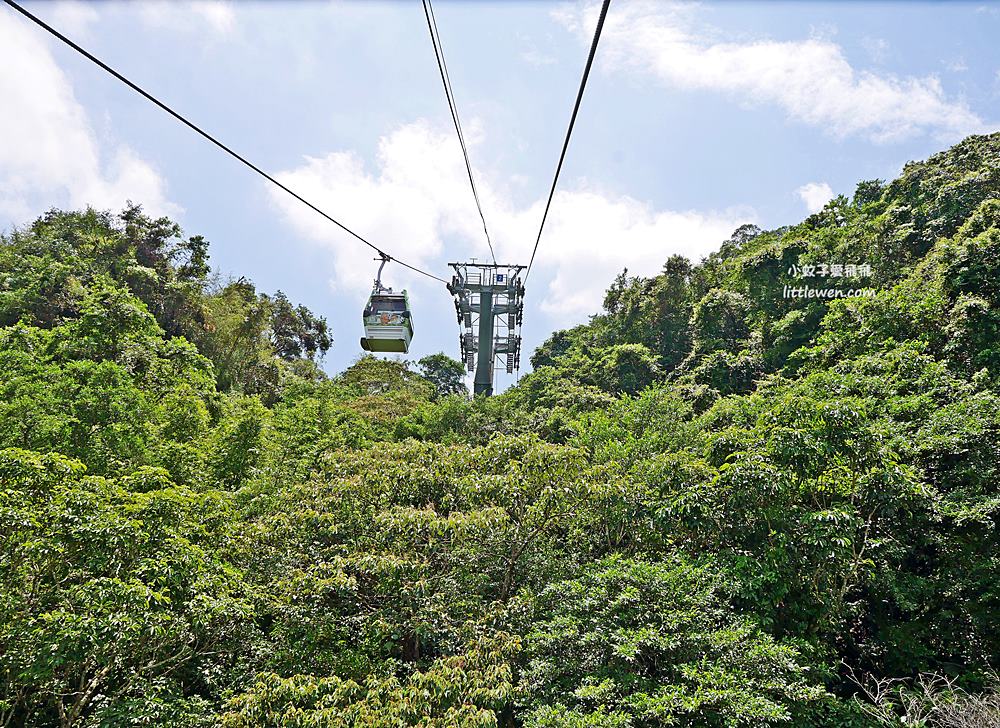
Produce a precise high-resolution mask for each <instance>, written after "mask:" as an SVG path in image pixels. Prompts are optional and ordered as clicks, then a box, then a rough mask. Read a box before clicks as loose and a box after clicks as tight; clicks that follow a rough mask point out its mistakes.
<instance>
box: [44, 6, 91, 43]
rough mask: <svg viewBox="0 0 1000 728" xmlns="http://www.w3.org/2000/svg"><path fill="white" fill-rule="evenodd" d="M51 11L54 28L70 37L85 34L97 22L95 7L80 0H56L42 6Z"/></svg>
mask: <svg viewBox="0 0 1000 728" xmlns="http://www.w3.org/2000/svg"><path fill="white" fill-rule="evenodd" d="M43 7H44V8H46V9H48V10H49V12H50V13H51V18H52V24H53V25H55V27H56V29H58V30H60V31H62V32H63V33H66V34H68V35H70V36H72V37H82V36H86V35H87V33H88V32H89V30H90V26H91V25H93V24H94V23H96V22H97V19H98V15H97V9H96V8H95V7H94V6H93V5H89V4H87V3H86V2H83V1H82V0H58V2H54V3H50V4H48V5H45V6H43Z"/></svg>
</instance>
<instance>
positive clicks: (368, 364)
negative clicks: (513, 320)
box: [0, 134, 1000, 728]
mask: <svg viewBox="0 0 1000 728" xmlns="http://www.w3.org/2000/svg"><path fill="white" fill-rule="evenodd" d="M720 242H721V247H720V248H719V250H718V251H717V252H715V253H713V254H712V255H710V256H708V257H707V258H706V259H704V260H702V261H698V262H693V261H688V260H686V259H684V258H682V257H679V256H674V257H671V258H669V259H667V260H666V261H664V264H663V268H662V270H661V271H660V272H659V273H658V274H656V275H654V276H652V277H648V278H646V277H641V276H634V275H629V273H628V272H627V271H625V272H622V273H621V275H619V276H618V277H617V278H615V279H614V280H613V281H610V282H609V283H610V287H609V288H608V290H607V293H606V295H605V298H604V304H603V308H602V311H601V312H600V313H597V314H595V315H594V316H593V317H592V318H591V320H590V321H589V322H588V323H587V324H584V325H580V326H577V327H575V328H572V329H569V330H565V331H558V332H555V333H554V334H552V336H550V337H549V338H548V339H547V340H546V341H545V342H544V343H543V344H542V345H541V346H540V347H539V348H538V349H537V350H536V351H535V353H534V355H533V356H532V357H531V362H532V365H533V371H532V372H531V373H530V374H528V375H526V376H525V377H523V378H522V379H521V381H520V382H519V384H518V385H517V386H515V387H512V388H510V389H509V390H508V391H506V392H504V393H503V394H501V395H498V396H495V397H490V398H483V397H480V398H475V399H473V398H470V397H469V396H468V395H467V393H466V391H465V389H464V387H463V368H462V364H461V363H459V362H456V361H454V360H452V359H450V358H449V357H448V356H446V355H444V354H438V355H434V356H430V357H425V358H424V359H422V360H420V361H419V362H407V361H402V360H388V359H378V358H374V357H371V356H368V357H362V358H359V359H358V360H357V361H356V362H355V363H354V364H353V365H352V366H351V367H349V368H348V369H347V370H346V371H344V372H342V373H339V374H337V375H335V376H328V375H327V374H324V372H323V370H322V369H321V367H320V366H319V363H320V361H321V359H322V357H323V354H324V353H325V352H327V351H328V350H329V349H330V347H331V346H333V345H334V342H333V333H334V332H333V331H332V330H331V327H330V326H329V325H328V323H327V322H326V321H325V320H324V319H323V318H322V317H321V316H318V315H316V314H315V313H313V312H312V311H310V310H309V309H307V308H306V307H304V306H301V305H298V304H296V303H294V302H293V301H292V300H291V298H289V296H287V295H285V294H284V293H282V292H280V291H279V292H275V293H273V294H268V293H263V292H261V291H258V290H257V288H256V287H255V286H254V284H253V283H252V282H250V281H249V280H247V279H246V278H240V279H237V280H224V279H221V278H220V277H219V276H218V275H216V274H214V273H213V271H212V270H211V266H210V262H209V261H210V258H209V243H208V241H206V240H205V239H204V238H202V237H200V236H198V235H193V236H186V235H185V233H184V232H183V231H181V229H180V228H179V226H178V225H176V224H175V223H174V222H172V221H170V220H168V219H165V218H160V219H153V218H151V217H149V216H148V215H146V214H145V213H144V212H143V211H142V209H141V208H140V207H138V206H134V205H130V206H129V207H127V208H126V209H125V210H123V211H122V212H120V213H110V212H101V211H96V210H93V209H86V210H81V211H60V210H53V211H51V212H49V213H47V214H45V215H43V216H42V217H40V218H39V219H37V220H36V221H34V222H33V223H31V224H29V225H27V226H25V227H23V228H19V229H16V230H13V231H10V232H8V233H5V234H4V235H2V236H0V371H2V372H3V375H2V377H0V554H2V558H0V726H12V727H18V728H21V727H27V726H33V727H34V726H37V727H46V726H60V727H61V728H70V727H76V726H80V727H86V728H90V727H94V728H96V727H98V726H102V727H103V726H133V725H134V726H140V725H145V726H148V725H155V726H191V727H192V728H193V727H195V726H215V725H221V726H226V727H227V728H250V727H256V726H288V727H291V726H295V727H304V726H341V725H351V726H402V725H417V724H419V725H422V726H525V727H530V728H542V727H549V726H579V727H581V728H582V727H583V726H588V727H596V726H602V727H604V726H606V727H609V728H610V727H616V728H617V727H625V726H629V727H635V728H642V727H654V726H691V727H695V726H698V727H701V726H727V727H729V726H761V725H774V726H778V725H788V726H817V727H819V726H844V727H847V728H852V727H857V728H865V727H868V726H879V725H908V726H960V725H971V723H969V722H968V721H969V720H971V718H970V716H973V715H976V716H987V718H986V719H985V720H992V721H993V722H983V723H981V725H997V724H998V723H1000V718H998V717H997V716H998V715H1000V693H998V689H1000V685H998V683H997V673H996V670H997V669H998V667H1000V665H998V662H1000V580H998V575H1000V562H998V555H997V554H998V552H1000V551H998V545H1000V544H998V528H997V527H998V523H997V521H998V512H1000V511H998V509H1000V492H998V488H997V483H998V482H1000V473H998V472H997V471H998V468H1000V457H998V452H1000V134H995V135H991V136H974V137H970V138H968V139H966V140H965V141H963V142H961V143H960V144H958V145H956V146H955V147H953V148H951V149H950V150H947V151H945V152H942V153H940V154H937V155H935V156H933V157H931V158H930V159H929V160H927V161H924V162H918V163H911V164H908V165H907V166H906V167H905V169H904V170H903V172H902V174H901V175H900V177H899V178H898V179H895V180H892V181H889V182H886V181H883V180H871V181H864V182H861V183H859V184H858V186H857V190H856V192H855V194H854V195H853V196H852V197H847V196H841V197H837V198H835V199H834V200H832V201H831V202H830V203H828V204H827V205H826V207H825V208H824V209H822V210H821V211H820V212H818V213H816V214H813V215H810V216H809V217H808V218H806V219H805V220H804V221H802V222H801V223H799V224H797V225H792V226H788V227H783V228H780V229H777V230H761V229H759V228H757V227H755V226H743V227H741V228H739V229H738V230H736V231H735V232H734V234H733V235H732V237H731V238H730V239H729V240H727V241H720ZM837 266H839V268H837ZM848 266H853V268H851V269H850V270H852V271H853V273H854V275H845V273H846V271H847V270H848V268H847V267H848ZM835 270H839V271H840V274H839V275H837V274H834V271H835ZM859 270H863V271H864V273H865V275H863V276H862V275H859V274H858V271H859ZM806 271H812V275H808V276H806V275H803V274H804V272H806ZM804 285H812V286H823V287H831V288H834V289H837V290H847V289H849V288H857V287H859V286H864V287H866V288H868V289H870V292H871V295H865V296H856V297H846V296H845V297H831V298H825V299H820V298H809V297H804V296H803V297H794V296H787V295H786V294H785V291H786V290H787V288H789V287H802V286H804ZM977 725H978V724H977Z"/></svg>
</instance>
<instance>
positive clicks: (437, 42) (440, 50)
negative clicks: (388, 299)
mask: <svg viewBox="0 0 1000 728" xmlns="http://www.w3.org/2000/svg"><path fill="white" fill-rule="evenodd" d="M423 3H424V16H425V17H426V18H427V30H428V31H429V32H430V34H431V45H433V46H434V57H435V58H436V59H437V65H438V72H439V73H440V74H441V83H442V84H443V85H444V95H445V98H446V99H447V101H448V110H449V111H450V112H451V120H452V122H453V123H454V124H455V132H456V133H457V134H458V143H459V145H461V147H462V156H463V157H464V158H465V171H466V173H467V174H468V175H469V184H470V185H472V196H473V198H475V200H476V209H477V210H479V219H480V220H482V221H483V233H485V235H486V243H487V245H489V246H490V255H491V256H492V257H493V265H496V264H497V256H496V253H494V252H493V241H492V240H490V233H489V230H487V229H486V217H485V216H484V215H483V206H482V204H480V202H479V190H477V189H476V180H475V179H474V178H473V174H472V163H471V162H469V149H468V147H466V145H465V134H464V133H463V131H462V122H461V120H460V119H459V117H458V102H456V101H455V92H454V91H453V90H452V87H451V76H450V75H449V74H448V62H447V61H446V60H445V58H444V46H443V45H442V44H441V35H440V34H439V33H438V28H437V19H436V18H435V17H434V8H433V6H431V3H430V0H423Z"/></svg>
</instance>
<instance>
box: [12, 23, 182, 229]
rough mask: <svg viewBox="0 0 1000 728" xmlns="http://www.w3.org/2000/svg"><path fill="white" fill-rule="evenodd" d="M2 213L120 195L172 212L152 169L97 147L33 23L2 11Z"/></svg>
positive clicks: (102, 203)
mask: <svg viewBox="0 0 1000 728" xmlns="http://www.w3.org/2000/svg"><path fill="white" fill-rule="evenodd" d="M0 48H3V49H4V62H3V63H2V64H0V98H2V99H3V100H4V104H5V107H6V109H7V110H8V111H5V113H3V114H0V139H2V140H3V142H2V143H0V215H2V216H4V217H6V218H8V219H9V220H11V221H15V222H17V221H19V222H23V221H25V218H27V217H30V216H31V215H34V214H37V213H38V212H40V211H43V210H45V209H47V208H49V207H53V206H69V207H74V208H75V207H83V206H86V205H93V206H94V207H98V208H118V207H121V206H122V205H123V204H124V203H125V201H126V200H128V199H132V200H134V201H136V202H140V203H142V204H143V205H144V206H145V207H146V208H147V209H148V210H150V211H151V212H154V213H160V214H177V213H178V212H179V208H178V207H177V206H175V205H173V204H171V203H170V202H169V201H168V200H167V199H166V194H165V191H164V183H163V180H162V179H161V178H160V176H159V175H158V174H157V172H156V171H155V170H154V169H153V168H152V167H151V166H150V165H149V164H148V163H147V162H145V161H143V160H142V159H140V158H139V157H138V156H137V155H136V154H135V153H134V152H133V151H131V150H129V149H128V148H127V147H124V146H118V147H117V148H116V149H112V150H109V151H103V150H101V149H100V148H99V145H98V143H97V138H96V136H95V134H94V131H93V129H92V128H91V125H90V121H89V119H88V117H87V114H86V112H85V111H84V109H83V107H82V106H81V105H80V104H79V102H77V100H76V98H75V96H74V94H73V89H72V87H71V86H70V83H69V80H68V79H67V78H66V76H65V74H64V73H63V72H62V70H61V69H60V68H59V66H58V65H57V64H56V62H55V60H54V59H53V57H52V54H51V53H50V52H49V49H48V47H47V46H46V45H45V43H43V42H42V40H41V36H40V35H39V32H38V31H37V30H36V29H35V28H34V26H28V25H27V24H26V23H25V22H24V21H23V20H21V19H20V18H16V17H14V16H13V15H12V14H11V13H0Z"/></svg>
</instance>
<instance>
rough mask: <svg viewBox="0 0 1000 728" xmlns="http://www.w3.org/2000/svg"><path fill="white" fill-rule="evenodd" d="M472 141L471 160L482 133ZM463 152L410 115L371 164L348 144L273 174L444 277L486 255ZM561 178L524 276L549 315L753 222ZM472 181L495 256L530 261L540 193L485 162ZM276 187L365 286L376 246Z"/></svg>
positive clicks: (563, 313) (306, 229)
mask: <svg viewBox="0 0 1000 728" xmlns="http://www.w3.org/2000/svg"><path fill="white" fill-rule="evenodd" d="M472 128H473V130H475V125H473V127H472ZM468 141H470V142H471V143H472V147H473V152H472V157H473V160H474V159H475V153H474V147H475V144H476V143H477V141H478V134H476V133H475V132H474V133H473V134H472V135H471V136H470V137H469V138H468ZM461 159H462V158H461V152H460V150H459V148H458V144H457V142H456V141H455V140H454V135H453V134H451V133H450V130H442V131H436V130H434V129H432V128H431V127H430V126H429V125H428V124H427V123H426V122H416V123H413V124H409V125H406V126H402V127H399V128H398V129H396V130H395V131H393V132H392V133H390V134H388V135H387V136H385V137H383V138H382V139H381V141H380V144H379V152H378V169H377V171H371V170H369V169H367V168H366V167H365V165H364V163H363V162H362V160H361V159H359V158H358V157H357V156H355V155H354V154H351V153H349V152H334V153H332V154H329V155H327V156H325V157H321V158H308V159H306V160H305V162H304V163H303V164H302V165H300V166H299V167H297V168H295V169H291V170H288V171H286V172H284V173H281V174H279V175H278V178H279V179H280V180H281V181H282V182H283V183H284V184H286V185H288V186H289V187H290V188H292V189H293V190H295V191H297V192H299V193H300V194H301V195H302V196H303V197H305V198H306V199H308V200H310V201H314V202H315V203H316V204H317V205H318V206H319V207H320V208H321V209H325V210H327V211H328V212H330V213H331V214H332V215H333V216H334V217H336V218H337V219H339V220H340V221H341V222H343V223H344V224H345V225H347V226H348V227H350V228H351V229H353V230H355V231H357V232H359V233H361V234H362V235H364V236H366V237H367V238H368V239H369V240H371V241H372V242H373V243H375V244H376V245H379V246H382V247H384V248H385V250H386V251H387V252H389V253H391V254H395V255H399V256H400V257H401V258H403V259H404V260H406V261H407V262H411V263H413V264H415V265H418V266H420V267H422V268H425V269H430V270H431V271H432V272H434V273H436V274H438V275H441V276H442V277H447V274H448V273H450V271H449V269H447V268H445V267H444V265H445V263H447V262H450V261H452V260H464V259H468V258H469V257H471V256H476V257H478V258H479V259H480V260H487V259H488V258H489V252H488V250H487V248H486V243H485V241H484V238H483V235H482V229H481V224H480V221H479V218H478V215H477V213H476V211H475V206H474V203H473V201H472V198H471V193H470V191H469V187H468V181H467V180H466V178H465V171H464V168H463V166H462V162H461ZM567 184H569V185H570V187H571V189H569V190H564V191H560V192H558V193H557V194H556V196H555V199H554V200H553V203H552V209H551V212H550V214H549V219H548V222H547V223H546V227H545V234H544V236H543V238H542V242H541V245H540V246H539V249H538V257H537V259H536V262H535V268H536V270H535V271H534V272H533V273H532V276H531V279H530V281H529V285H530V286H531V288H532V290H531V293H530V295H531V296H532V297H534V298H535V300H537V301H540V304H541V308H542V310H543V311H544V312H545V313H547V314H548V315H549V317H550V318H551V320H552V323H553V324H555V325H567V324H570V323H574V322H579V321H582V320H585V319H586V317H587V315H589V314H591V313H593V312H594V311H596V310H598V309H599V308H600V304H601V300H602V298H603V294H604V291H605V289H606V288H607V286H608V285H609V284H610V282H611V280H612V279H613V278H614V276H615V275H616V274H617V273H618V272H620V271H621V269H622V268H624V267H628V268H629V270H630V271H631V272H632V273H634V274H641V275H653V274H655V273H657V272H658V271H659V269H660V267H661V266H662V265H663V263H664V261H665V260H666V259H667V258H668V257H669V256H670V255H672V254H674V253H681V254H684V255H686V256H688V257H690V258H692V259H696V260H697V259H698V258H700V257H701V256H703V255H706V254H707V253H709V252H711V251H712V250H714V249H716V248H717V247H718V246H719V244H720V243H721V242H722V241H723V240H725V239H726V238H728V237H729V234H730V233H731V232H732V231H733V230H734V229H735V228H736V227H737V226H739V225H740V224H741V223H744V222H751V221H753V220H754V214H753V211H752V210H746V209H733V210H725V211H722V212H718V213H705V212H695V211H670V210H655V209H653V208H652V207H651V206H650V205H648V204H646V203H643V202H640V201H637V200H634V199H632V198H630V197H627V196H619V195H612V194H607V193H603V192H601V191H598V190H594V189H588V188H586V187H582V186H579V185H578V186H577V188H576V189H572V185H571V183H567ZM477 185H478V187H479V192H480V197H481V198H482V200H483V207H484V211H485V213H486V219H487V222H488V223H489V226H490V233H491V235H492V237H493V241H494V245H495V247H496V254H497V258H498V259H499V260H500V261H501V262H511V261H520V262H524V263H526V262H527V259H528V256H529V255H530V253H531V247H532V245H533V244H534V239H535V235H536V233H537V227H538V224H539V222H540V220H541V216H542V210H543V206H544V199H543V198H539V199H537V200H535V201H534V202H533V203H531V204H530V205H528V206H527V207H516V206H515V205H514V203H513V202H512V200H511V199H510V198H509V197H506V196H503V195H501V194H500V193H499V192H498V191H497V189H498V186H495V185H492V184H490V179H489V176H488V175H485V174H483V173H482V171H479V173H478V175H477ZM273 195H274V196H273V199H274V201H275V203H276V204H277V205H278V206H279V208H280V209H281V210H282V211H283V212H284V214H285V215H286V216H287V218H288V220H289V221H290V222H291V223H292V225H293V226H294V227H295V228H296V229H297V230H298V231H299V233H300V234H303V235H306V236H308V237H310V238H312V239H313V240H316V241H319V242H320V243H321V244H322V245H325V246H328V247H329V248H330V249H331V251H332V252H333V257H334V266H333V267H334V269H335V270H336V276H337V277H336V279H335V280H334V284H335V286H336V287H338V288H341V289H348V290H351V291H352V292H355V293H359V294H360V293H363V292H364V291H366V290H367V289H368V287H369V286H370V285H371V279H372V277H373V274H374V272H375V268H376V264H375V263H374V262H373V261H372V251H371V250H369V249H367V248H366V247H364V246H363V245H362V244H360V243H359V242H358V241H357V240H354V239H353V238H351V237H350V236H348V235H347V234H345V233H343V232H342V231H339V230H338V229H337V228H336V227H335V226H334V225H332V224H331V223H330V222H329V221H327V220H324V219H323V218H322V217H320V216H319V215H317V214H316V213H314V212H313V211H311V210H309V209H308V208H306V207H304V206H303V205H301V204H300V203H298V202H296V201H295V200H294V199H292V198H290V197H289V196H288V195H286V194H285V193H283V192H281V191H280V190H275V191H274V192H273ZM386 274H387V275H386V278H387V281H388V282H389V283H390V284H391V285H394V286H397V287H398V286H401V285H407V286H409V287H411V288H412V286H413V285H414V284H419V283H423V282H425V281H426V279H421V278H420V277H418V276H417V275H416V274H414V273H411V272H408V271H406V270H404V269H401V268H400V267H399V266H391V265H390V266H389V267H387V268H386ZM434 285H438V284H434ZM543 286H545V290H544V291H543Z"/></svg>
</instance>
